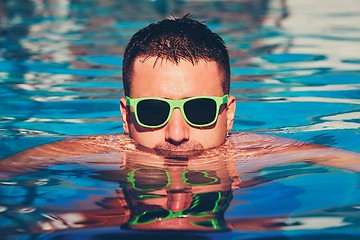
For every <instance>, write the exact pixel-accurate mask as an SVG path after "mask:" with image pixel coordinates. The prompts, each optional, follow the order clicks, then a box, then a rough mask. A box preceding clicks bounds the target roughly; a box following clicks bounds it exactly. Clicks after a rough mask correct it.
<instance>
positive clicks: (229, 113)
mask: <svg viewBox="0 0 360 240" xmlns="http://www.w3.org/2000/svg"><path fill="white" fill-rule="evenodd" d="M235 110H236V99H235V97H233V96H230V97H229V98H228V103H227V107H226V119H227V121H226V128H227V131H228V132H230V130H231V129H232V127H233V124H234V118H235Z"/></svg>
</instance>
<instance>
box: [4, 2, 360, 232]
mask: <svg viewBox="0 0 360 240" xmlns="http://www.w3.org/2000/svg"><path fill="white" fill-rule="evenodd" d="M188 12H190V13H191V14H192V16H193V17H194V18H196V19H199V20H202V21H206V23H207V25H208V26H209V27H210V28H211V29H212V30H213V31H215V32H217V33H219V34H220V35H221V36H222V37H223V39H224V40H225V42H226V43H227V46H228V49H229V52H230V57H231V59H232V60H231V65H232V90H231V94H232V95H234V96H236V98H237V111H236V120H235V124H234V129H233V131H234V132H243V131H245V132H255V133H260V134H270V135H275V136H281V137H286V138H292V139H297V140H301V141H305V142H312V143H319V144H324V145H327V146H331V147H336V148H342V149H346V150H350V151H354V152H360V148H359V146H360V137H359V134H360V130H359V127H360V107H359V106H360V57H359V52H360V44H359V43H360V28H359V22H360V2H359V1H357V0H347V1H335V0H326V1H325V0H319V1H301V0H291V1H285V0H284V1H281V0H277V1H276V0H272V1H270V0H268V1H267V0H256V1H240V2H235V1H160V0H159V1H115V0H113V1H111V0H110V1H95V0H91V1H70V0H63V1H60V0H59V1H50V0H49V1H48V0H44V1H35V0H33V1H30V0H22V1H16V0H3V1H2V4H1V5H0V22H1V23H0V84H1V88H0V102H1V104H0V136H1V142H0V150H1V151H0V158H4V157H6V156H9V155H11V154H13V153H16V152H19V151H21V150H24V149H28V148H31V147H34V146H38V145H41V144H44V143H49V142H55V141H58V140H61V139H64V138H67V137H74V136H75V137H77V136H87V135H101V134H116V133H121V132H123V129H122V126H121V119H120V113H119V100H118V99H119V98H120V97H121V96H123V90H122V83H121V62H122V54H123V51H124V46H125V44H126V43H127V41H128V40H129V38H130V37H131V35H132V34H133V33H134V32H136V31H137V30H138V29H139V28H141V27H143V26H145V25H147V24H149V23H151V22H155V21H158V20H161V19H163V18H166V17H168V16H170V14H174V15H177V16H182V15H184V14H186V13H188ZM213 170H214V169H213ZM102 171H103V172H102ZM106 171H108V172H106ZM209 171H210V170H209ZM108 173H112V174H113V175H115V176H117V174H118V168H117V166H114V165H111V164H110V165H107V166H104V167H101V166H84V165H79V164H63V165H57V166H51V167H48V168H46V169H41V170H39V171H38V172H33V173H28V174H23V175H21V176H18V177H14V178H12V179H7V180H4V181H3V182H1V184H0V233H1V236H2V237H4V239H78V238H79V239H80V238H82V239H109V238H111V237H113V238H115V237H117V238H124V239H145V238H146V239H148V238H149V237H154V238H158V239H169V238H170V237H171V238H173V239H183V238H189V237H190V238H191V239H193V238H195V237H196V239H226V238H229V239H305V238H306V239H315V238H316V239H359V238H360V217H359V216H360V190H359V189H360V175H359V174H358V173H355V172H351V171H346V170H343V169H336V168H328V167H324V166H317V165H311V164H307V163H297V164H287V165H280V166H275V167H270V168H266V169H263V170H261V171H258V172H254V173H249V174H247V175H244V176H241V177H243V181H244V186H243V188H240V189H238V190H234V191H232V199H231V201H230V202H229V203H228V205H226V203H222V204H224V206H225V207H224V209H221V210H219V212H220V213H222V214H223V216H224V217H223V220H221V221H220V220H219V227H218V228H216V229H215V228H214V229H212V231H204V232H198V231H196V232H192V231H186V230H185V231H181V232H177V233H175V234H174V233H173V232H167V231H166V232H157V231H154V232H143V231H135V230H129V229H127V228H126V227H124V225H123V224H124V223H122V222H121V220H119V219H117V220H114V221H113V223H110V224H107V225H106V224H105V225H96V224H93V225H92V224H91V223H87V224H83V226H82V227H81V226H80V227H79V226H77V227H71V226H70V227H69V226H68V227H63V226H60V225H56V226H53V228H52V230H51V231H46V230H43V231H41V230H38V229H37V228H36V227H35V226H36V223H41V222H45V221H49V215H51V214H53V215H61V214H66V213H74V212H87V211H90V210H94V211H96V210H104V209H112V208H111V201H110V200H111V199H116V194H115V191H118V190H121V189H127V188H126V187H125V186H124V185H122V184H126V179H107V178H106V176H108ZM217 174H220V173H217ZM110 175H111V174H110ZM221 179H222V181H223V182H226V181H225V180H226V177H224V178H221ZM224 184H225V183H224ZM246 184H247V185H246ZM226 186H227V185H226V184H225V185H221V187H226ZM130 189H131V187H130ZM109 199H110V200H109ZM107 200H109V201H110V206H109V205H106V204H105V203H104V202H106V201H107ZM114 201H115V200H114ZM106 203H107V202H106ZM220 205H221V204H220ZM222 211H223V212H222ZM119 216H120V215H119ZM119 218H121V217H119ZM231 224H233V225H232V226H234V225H236V226H235V227H233V228H232V229H230V228H229V227H226V225H229V226H230V225H231ZM80 225H81V224H80ZM89 226H90V227H89ZM213 230H214V231H213ZM215 230H219V231H215Z"/></svg>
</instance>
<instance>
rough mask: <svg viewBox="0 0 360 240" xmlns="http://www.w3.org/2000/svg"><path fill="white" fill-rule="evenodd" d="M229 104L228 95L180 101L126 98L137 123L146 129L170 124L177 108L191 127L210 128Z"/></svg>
mask: <svg viewBox="0 0 360 240" xmlns="http://www.w3.org/2000/svg"><path fill="white" fill-rule="evenodd" d="M227 102H228V95H227V94H225V95H224V96H222V97H216V96H199V97H191V98H185V99H180V100H170V99H165V98H152V97H146V98H130V97H126V105H127V106H131V107H132V108H133V109H134V113H135V118H136V121H137V122H138V124H139V125H140V126H142V127H145V128H160V127H163V126H164V125H165V124H167V123H168V122H169V120H170V118H171V115H172V112H173V110H174V109H175V108H179V109H180V111H181V114H182V116H183V118H184V119H185V121H186V122H187V123H188V124H189V125H191V126H193V127H208V126H211V125H212V124H214V123H215V122H216V120H217V117H218V114H219V109H220V106H221V105H222V104H226V103H227Z"/></svg>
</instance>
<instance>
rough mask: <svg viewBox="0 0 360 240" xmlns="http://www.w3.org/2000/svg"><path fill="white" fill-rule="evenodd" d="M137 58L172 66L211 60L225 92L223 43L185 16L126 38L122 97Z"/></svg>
mask: <svg viewBox="0 0 360 240" xmlns="http://www.w3.org/2000/svg"><path fill="white" fill-rule="evenodd" d="M138 57H142V58H143V60H146V59H147V58H150V57H156V58H157V61H158V60H169V61H171V62H172V63H175V64H178V63H179V62H180V60H185V61H189V62H191V63H192V64H193V65H195V64H196V63H197V62H199V61H200V60H205V61H208V62H211V61H214V62H216V63H217V65H218V69H219V74H220V75H221V77H222V78H223V83H222V87H223V91H224V93H226V94H227V93H229V89H230V63H229V54H228V51H227V49H226V46H225V44H224V41H223V40H222V39H221V37H220V36H219V35H217V34H216V33H214V32H212V31H211V30H210V29H209V28H208V27H207V26H206V25H204V24H203V23H201V22H199V21H196V20H193V19H191V18H190V17H189V15H185V16H184V17H182V18H174V19H165V20H162V21H160V22H158V23H153V24H150V25H149V26H147V27H145V28H143V29H141V30H139V31H138V32H137V33H135V34H134V36H133V37H132V38H131V39H130V42H129V44H128V45H127V47H126V49H125V53H124V60H123V70H122V71H123V84H124V92H125V95H126V96H130V91H131V78H132V74H133V66H134V62H135V59H136V58H138ZM157 61H156V62H157ZM156 62H155V64H156Z"/></svg>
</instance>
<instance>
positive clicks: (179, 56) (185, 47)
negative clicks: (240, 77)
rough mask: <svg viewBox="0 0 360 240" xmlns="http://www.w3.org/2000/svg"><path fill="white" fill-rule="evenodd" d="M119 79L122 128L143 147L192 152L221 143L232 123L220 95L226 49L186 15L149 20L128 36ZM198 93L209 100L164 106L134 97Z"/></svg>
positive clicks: (224, 89)
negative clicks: (120, 83)
mask: <svg viewBox="0 0 360 240" xmlns="http://www.w3.org/2000/svg"><path fill="white" fill-rule="evenodd" d="M123 82H124V91H125V95H126V96H127V97H128V99H125V98H122V99H121V113H122V117H123V124H124V130H125V132H129V133H130V136H131V137H132V138H133V139H134V140H135V141H137V142H138V143H139V144H141V145H143V146H145V147H149V148H154V149H157V150H160V151H162V152H169V153H170V155H173V156H176V155H179V156H182V155H187V154H189V153H190V154H192V153H194V152H199V151H201V150H202V149H204V148H211V147H215V146H218V145H220V144H222V143H223V142H224V140H225V137H226V133H227V132H228V131H230V129H231V127H232V123H233V119H234V111H235V99H234V98H233V97H229V98H228V99H227V96H225V97H224V98H221V97H223V96H224V95H227V94H228V93H229V88H230V64H229V56H228V52H227V50H226V47H225V45H224V42H223V40H222V39H221V38H220V37H219V36H218V35H217V34H215V33H213V32H212V31H210V30H209V29H208V28H207V27H206V26H205V25H204V24H202V23H200V22H198V21H195V20H192V19H190V18H189V17H188V16H185V17H183V18H180V19H166V20H163V21H161V22H158V23H156V24H150V25H149V26H148V27H146V28H143V29H141V30H140V31H138V32H137V33H136V34H135V35H134V36H133V37H132V39H131V40H130V42H129V44H128V46H127V48H126V50H125V54H124V61H123ZM199 96H208V97H210V99H205V100H204V99H200V100H196V101H188V102H187V103H185V104H184V105H182V103H183V102H172V103H170V106H173V107H172V108H170V111H169V110H165V109H166V108H168V107H169V105H168V104H166V103H165V102H158V101H157V100H158V99H156V101H154V99H151V100H149V99H146V101H147V102H144V101H143V102H141V103H140V100H139V99H138V98H163V99H167V100H181V99H187V98H192V97H199ZM214 99H216V101H217V102H218V103H217V104H215V101H213V100H214ZM220 99H221V100H220ZM226 100H227V101H226ZM155 104H157V106H158V107H155ZM159 104H160V105H161V106H159ZM179 104H180V105H179ZM130 105H131V107H130ZM164 106H165V107H164ZM181 106H184V107H183V108H182V107H181ZM196 107H198V108H199V109H197V108H196ZM212 109H216V111H215V112H214V111H212ZM191 110H192V111H191ZM197 113H198V114H197ZM215 113H216V116H214V115H215ZM162 115H164V116H163V118H164V119H162ZM196 115H197V116H198V117H196ZM209 115H211V116H209ZM144 117H145V121H143V118H144ZM199 118H201V119H199ZM159 119H160V120H159ZM161 119H162V120H161ZM165 119H166V120H165ZM210 120H211V121H210Z"/></svg>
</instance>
